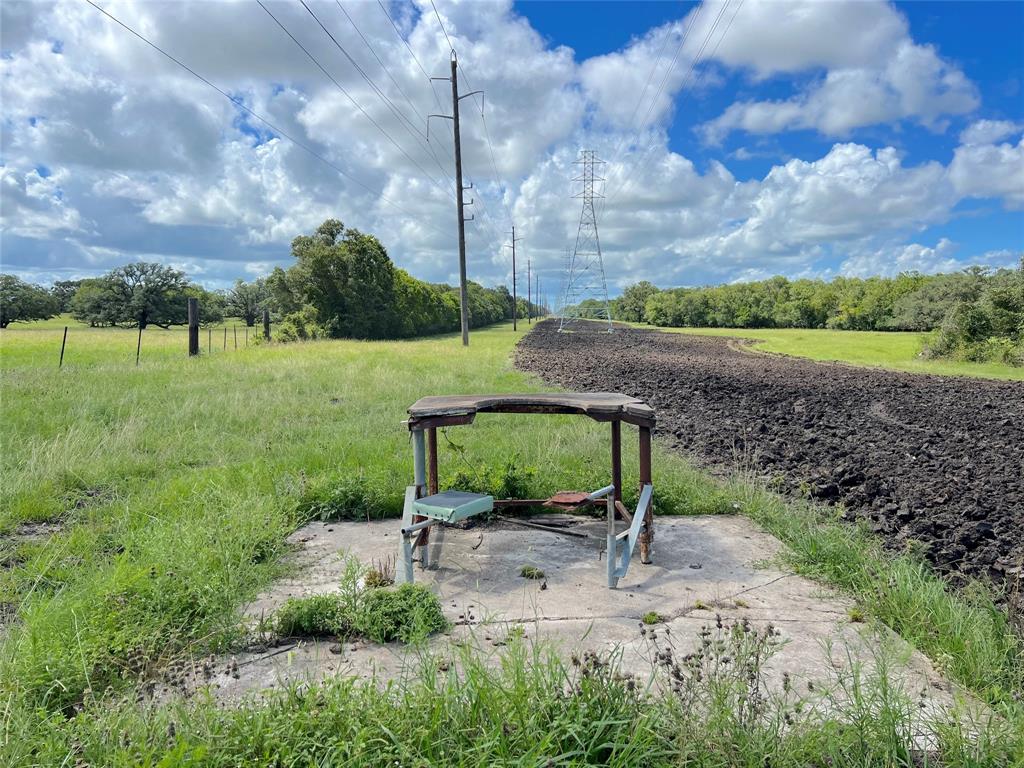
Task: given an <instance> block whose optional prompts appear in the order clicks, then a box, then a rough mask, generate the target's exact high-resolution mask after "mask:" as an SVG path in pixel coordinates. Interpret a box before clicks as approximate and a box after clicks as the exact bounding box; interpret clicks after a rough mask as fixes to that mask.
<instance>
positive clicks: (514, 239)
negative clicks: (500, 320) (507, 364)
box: [505, 224, 523, 331]
mask: <svg viewBox="0 0 1024 768" xmlns="http://www.w3.org/2000/svg"><path fill="white" fill-rule="evenodd" d="M522 239H523V238H521V237H516V225H515V224H513V225H512V246H511V247H512V330H513V331H516V330H518V328H517V326H516V318H518V317H519V298H518V297H517V296H516V243H517V242H519V241H520V240H522ZM505 247H506V248H508V247H509V246H507V245H506V246H505Z"/></svg>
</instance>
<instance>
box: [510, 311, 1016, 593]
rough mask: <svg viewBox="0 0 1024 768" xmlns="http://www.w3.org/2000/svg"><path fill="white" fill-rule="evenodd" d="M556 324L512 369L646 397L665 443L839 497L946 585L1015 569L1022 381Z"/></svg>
mask: <svg viewBox="0 0 1024 768" xmlns="http://www.w3.org/2000/svg"><path fill="white" fill-rule="evenodd" d="M585 327H586V326H584V328H585ZM557 329H558V325H557V323H555V322H553V321H548V322H545V323H541V324H539V325H538V326H537V327H536V328H535V330H534V331H533V332H532V333H531V334H529V335H528V336H526V337H525V338H524V339H523V340H522V341H521V342H520V345H519V348H518V350H517V352H516V364H517V365H518V366H519V367H520V368H523V369H525V370H528V371H532V372H534V373H537V374H539V375H540V376H541V377H542V378H543V379H544V380H545V381H548V382H550V383H552V384H558V385H561V386H564V387H566V388H568V389H576V390H592V391H595V390H607V391H619V392H624V393H626V394H629V395H633V396H636V397H641V398H643V399H645V400H646V401H647V402H648V403H650V404H651V405H652V406H654V407H655V408H656V409H657V411H658V435H659V436H660V438H661V439H662V440H663V441H668V442H669V444H671V445H673V446H675V447H677V448H679V449H681V450H683V451H685V452H688V453H691V454H693V455H695V456H696V457H697V459H698V460H699V461H701V462H703V463H705V464H710V465H723V466H735V465H736V463H737V462H738V461H740V462H742V463H744V464H746V465H747V467H753V468H754V469H756V470H757V471H758V472H760V473H762V474H764V475H771V476H781V478H782V480H783V483H784V484H785V485H786V486H788V487H789V488H790V489H796V488H798V487H807V488H809V489H810V492H811V494H812V495H813V496H815V497H817V498H819V499H821V500H824V501H829V502H840V501H841V502H842V503H843V504H844V506H845V508H846V509H847V510H848V514H849V515H850V516H860V517H864V518H867V519H868V520H870V521H871V524H872V526H873V527H874V529H875V530H876V531H877V532H878V533H880V534H881V535H882V536H884V537H885V538H886V540H887V541H888V542H889V543H891V544H893V545H895V546H901V545H902V544H904V543H905V542H906V541H907V540H908V539H913V540H914V541H917V542H921V543H922V544H924V545H925V546H926V553H927V556H928V558H929V559H930V560H931V561H932V562H933V563H934V564H935V565H936V566H937V567H938V568H939V569H940V570H942V571H944V572H947V573H949V574H950V575H952V576H954V577H955V576H956V575H958V574H972V575H987V576H991V577H992V578H994V579H995V580H997V581H1001V580H1003V579H1005V578H1007V576H1009V575H1011V574H1014V573H1017V572H1019V571H1017V570H1015V569H1017V568H1019V566H1020V559H1021V557H1022V556H1024V384H1021V383H1017V382H995V381H986V380H976V379H966V378H948V377H938V376H924V375H916V374H907V373H898V372H891V371H882V370H874V369H867V368H856V367H852V366H845V365H837V364H826V363H814V362H811V361H807V360H800V359H796V358H790V357H781V356H775V355H766V354H758V353H754V352H751V351H748V350H744V349H743V348H742V347H741V345H740V344H739V343H738V342H737V341H736V340H734V339H724V338H718V337H710V336H687V335H681V334H669V333H659V332H656V331H649V330H641V329H620V330H618V331H617V332H616V333H614V334H611V335H609V334H602V333H595V332H592V331H588V330H581V331H580V332H576V333H571V334H559V333H557Z"/></svg>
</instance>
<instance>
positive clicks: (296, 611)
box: [275, 594, 352, 637]
mask: <svg viewBox="0 0 1024 768" xmlns="http://www.w3.org/2000/svg"><path fill="white" fill-rule="evenodd" d="M275 624H276V628H277V632H278V634H280V635H282V636H284V637H292V636H296V635H302V636H308V637H324V636H328V635H345V634H348V633H349V632H350V631H351V629H352V621H351V617H350V616H349V615H348V614H347V612H346V610H345V606H344V604H343V602H342V598H341V595H337V594H330V595H309V596H308V597H293V598H291V599H289V600H288V601H287V602H286V603H285V604H284V605H282V606H281V608H280V609H279V610H278V612H277V620H276V622H275Z"/></svg>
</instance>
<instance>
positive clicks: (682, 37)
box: [599, 8, 700, 214]
mask: <svg viewBox="0 0 1024 768" xmlns="http://www.w3.org/2000/svg"><path fill="white" fill-rule="evenodd" d="M699 13H700V8H698V9H697V11H695V12H694V15H693V16H691V17H690V23H689V24H687V25H686V26H685V27H684V28H683V33H682V35H680V38H679V45H677V46H676V50H675V53H674V54H673V56H672V62H671V63H670V64H669V66H668V69H666V70H665V76H663V77H662V80H661V84H660V86H659V89H658V93H656V94H655V95H654V97H653V98H652V99H651V107H653V106H654V104H655V103H656V102H657V100H658V97H659V96H661V93H662V92H663V90H662V86H664V84H665V81H666V78H667V76H668V74H669V73H670V72H671V71H672V69H673V68H674V67H675V63H676V61H677V60H678V58H679V53H680V52H681V51H682V49H683V46H684V45H685V44H686V39H687V38H688V37H689V35H690V30H691V29H693V27H694V23H695V21H696V18H697V15H698V14H699ZM669 37H670V36H669V35H665V39H664V41H662V44H661V50H660V51H658V56H657V58H656V59H655V60H654V64H653V65H652V66H651V71H650V72H649V73H648V74H647V80H646V82H645V83H644V87H643V90H641V91H640V98H638V99H637V100H636V104H635V105H634V107H633V113H632V114H631V115H630V116H629V121H628V122H627V123H626V131H627V133H629V132H630V131H632V126H633V121H634V120H635V119H636V115H637V112H638V111H639V110H640V105H641V104H642V103H643V100H644V96H645V95H646V93H647V89H648V88H649V87H650V85H651V81H652V80H653V79H654V73H655V72H656V71H657V69H658V65H659V64H660V62H661V58H662V56H663V55H664V53H665V48H666V47H667V46H668V41H669ZM650 111H651V108H650V107H649V108H648V110H647V113H646V114H645V116H644V122H646V119H647V117H648V116H649V115H650ZM641 125H644V123H641ZM641 130H642V129H641V128H638V129H637V131H636V133H635V136H636V138H637V139H639V138H640V133H641ZM627 133H624V134H623V135H621V136H620V137H619V140H618V142H616V144H615V150H614V152H613V153H612V157H611V160H610V162H609V165H608V167H609V169H611V168H612V167H613V166H614V164H615V163H617V162H618V160H619V157H620V155H621V152H622V150H623V149H624V148H625V147H628V146H629V144H630V143H632V139H631V140H630V142H628V143H624V142H625V138H626V135H627ZM607 202H608V201H607V199H602V200H601V201H600V203H599V209H600V214H603V213H604V209H605V206H606V205H607Z"/></svg>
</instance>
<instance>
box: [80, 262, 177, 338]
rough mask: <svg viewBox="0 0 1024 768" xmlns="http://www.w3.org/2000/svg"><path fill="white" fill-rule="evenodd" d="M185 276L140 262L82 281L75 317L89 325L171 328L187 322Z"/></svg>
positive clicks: (157, 265)
mask: <svg viewBox="0 0 1024 768" xmlns="http://www.w3.org/2000/svg"><path fill="white" fill-rule="evenodd" d="M190 287H192V286H190V284H189V282H188V280H187V279H186V278H185V274H184V273H183V272H180V271H178V270H176V269H172V268H170V267H165V266H163V265H162V264H153V263H147V262H138V263H136V264H126V265H125V266H123V267H118V268H117V269H114V270H112V271H111V272H110V273H108V274H106V275H104V276H103V277H100V278H97V279H96V280H90V281H87V282H83V284H82V286H80V287H79V290H78V291H77V292H76V294H75V298H74V299H73V300H72V314H73V315H74V316H75V317H76V318H77V319H79V320H81V321H83V322H87V323H89V324H90V325H120V326H129V327H131V326H136V327H140V328H146V327H148V326H149V325H157V326H160V327H161V328H168V327H170V326H171V325H183V324H184V323H186V322H188V292H187V289H189V288H190Z"/></svg>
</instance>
